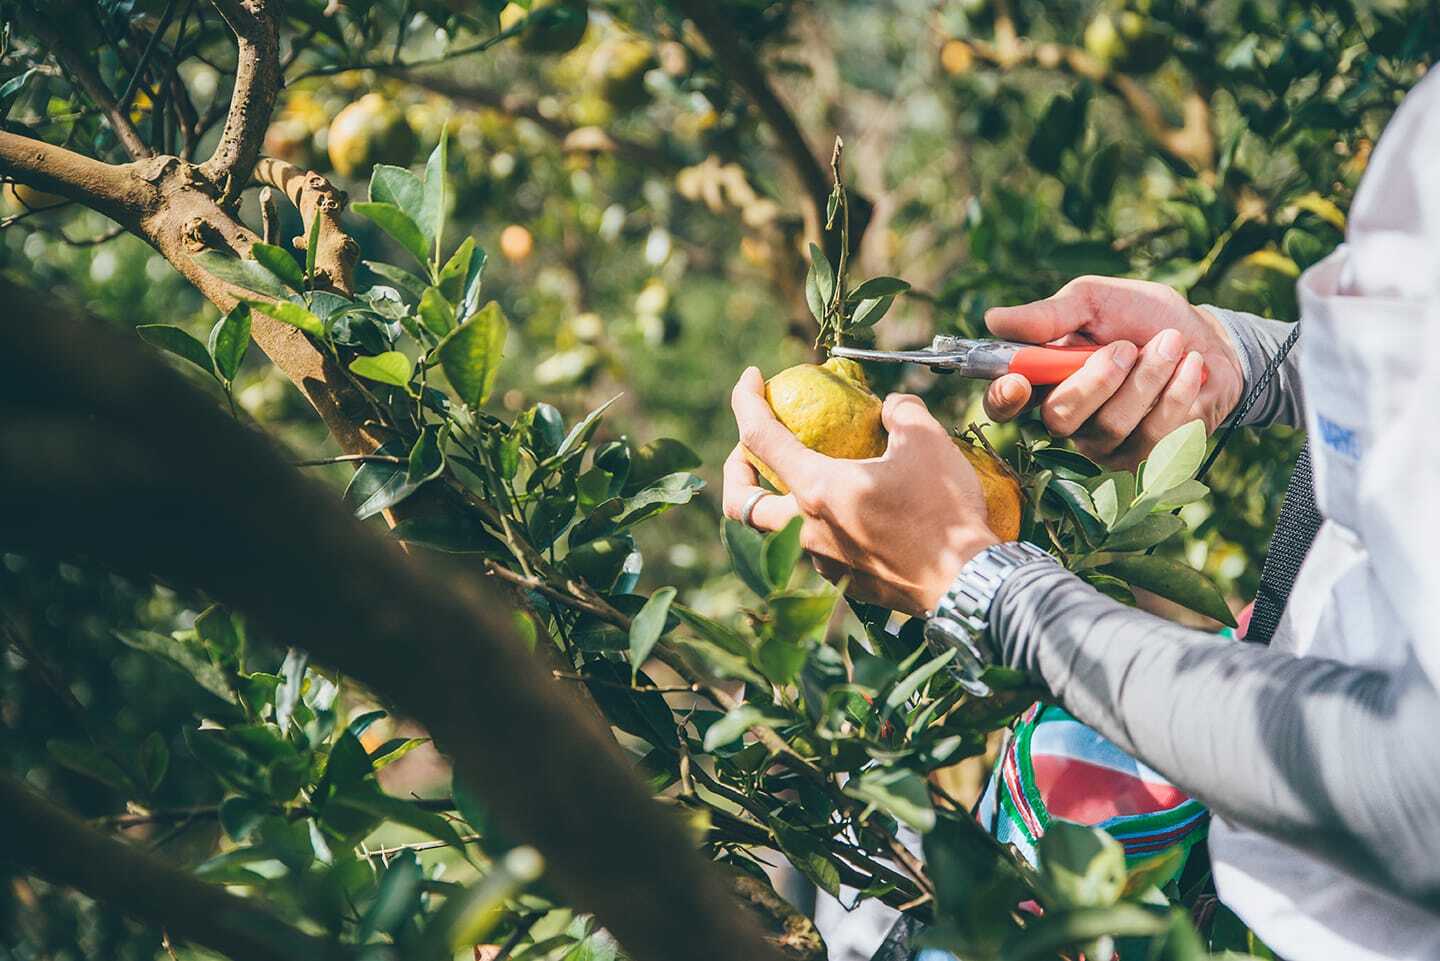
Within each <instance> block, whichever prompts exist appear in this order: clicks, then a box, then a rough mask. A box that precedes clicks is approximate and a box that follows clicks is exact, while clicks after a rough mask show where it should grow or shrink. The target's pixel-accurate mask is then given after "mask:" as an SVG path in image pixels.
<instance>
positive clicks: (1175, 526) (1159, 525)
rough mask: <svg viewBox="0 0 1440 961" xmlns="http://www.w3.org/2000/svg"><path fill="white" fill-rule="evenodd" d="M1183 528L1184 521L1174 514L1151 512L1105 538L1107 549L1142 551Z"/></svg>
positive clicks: (1167, 538)
mask: <svg viewBox="0 0 1440 961" xmlns="http://www.w3.org/2000/svg"><path fill="white" fill-rule="evenodd" d="M1184 529H1185V522H1184V521H1182V520H1181V519H1180V518H1178V517H1176V516H1175V515H1174V514H1151V515H1149V516H1148V517H1146V518H1145V519H1144V520H1142V521H1140V522H1139V523H1137V524H1134V525H1131V526H1130V527H1127V528H1126V529H1124V530H1122V531H1118V532H1116V533H1113V534H1111V535H1110V536H1109V537H1107V538H1105V543H1104V545H1103V547H1104V549H1105V550H1107V551H1143V550H1145V549H1147V548H1150V547H1154V546H1155V545H1156V544H1159V543H1161V542H1163V541H1167V540H1169V539H1170V538H1171V537H1173V536H1175V535H1176V534H1178V533H1180V532H1181V531H1183V530H1184Z"/></svg>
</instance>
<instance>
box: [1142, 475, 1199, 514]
mask: <svg viewBox="0 0 1440 961" xmlns="http://www.w3.org/2000/svg"><path fill="white" fill-rule="evenodd" d="M1209 493H1210V488H1209V487H1206V486H1205V485H1204V484H1203V483H1201V482H1200V481H1198V480H1195V479H1194V478H1191V479H1190V480H1187V481H1181V482H1180V483H1178V484H1176V485H1175V486H1174V487H1172V488H1170V489H1169V490H1167V491H1165V492H1164V493H1163V494H1159V495H1157V496H1156V500H1155V506H1156V507H1158V508H1160V509H1161V510H1171V509H1172V508H1176V507H1183V506H1184V505H1186V504H1189V503H1190V502H1191V501H1198V500H1201V499H1202V498H1204V497H1206V496H1208V495H1209ZM1147 496H1148V495H1147Z"/></svg>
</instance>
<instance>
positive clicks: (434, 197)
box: [416, 125, 447, 261]
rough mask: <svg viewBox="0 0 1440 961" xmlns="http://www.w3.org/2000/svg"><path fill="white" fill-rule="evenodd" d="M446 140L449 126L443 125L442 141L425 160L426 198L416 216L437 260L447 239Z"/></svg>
mask: <svg viewBox="0 0 1440 961" xmlns="http://www.w3.org/2000/svg"><path fill="white" fill-rule="evenodd" d="M446 140H447V128H446V127H445V126H444V125H441V128H440V142H439V143H438V144H436V145H435V149H434V150H433V151H431V152H430V159H429V160H427V161H426V162H425V199H424V202H423V203H422V204H421V205H420V215H419V217H417V218H416V220H417V222H418V223H419V224H420V229H421V230H423V231H424V232H425V236H427V237H429V238H430V242H431V243H432V244H434V246H435V250H436V255H435V259H436V260H437V261H438V260H439V259H440V256H439V250H440V245H441V243H442V242H443V241H444V239H445V238H444V234H445V167H446V159H447V157H446V154H447V143H446Z"/></svg>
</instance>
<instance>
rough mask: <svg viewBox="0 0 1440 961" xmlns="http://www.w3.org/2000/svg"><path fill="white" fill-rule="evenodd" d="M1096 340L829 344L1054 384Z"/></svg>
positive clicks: (891, 359) (861, 356) (846, 352)
mask: <svg viewBox="0 0 1440 961" xmlns="http://www.w3.org/2000/svg"><path fill="white" fill-rule="evenodd" d="M1100 346H1101V345H1099V344H1078V345H1075V346H1072V347H1056V346H1053V345H1042V344H1020V343H1016V342H1014V341H1009V340H971V339H969V338H966V337H946V336H944V335H942V336H939V337H936V338H935V339H934V340H933V341H931V342H930V346H929V348H927V349H922V350H864V349H862V348H858V347H832V348H831V349H830V356H831V357H847V358H849V359H850V360H875V361H881V362H884V363H889V364H920V365H922V366H925V367H929V368H930V369H931V370H933V371H935V372H937V373H941V374H959V375H960V376H961V377H974V378H977V379H979V380H995V379H996V378H997V377H1003V376H1004V375H1005V374H1019V375H1020V376H1022V377H1024V378H1025V379H1026V380H1028V381H1030V383H1032V384H1036V385H1042V386H1048V385H1051V384H1058V383H1060V382H1061V381H1062V380H1064V379H1065V378H1066V377H1069V376H1070V375H1071V374H1073V373H1075V372H1076V371H1077V370H1079V369H1080V368H1081V366H1083V365H1084V363H1085V361H1086V359H1087V358H1089V356H1090V355H1091V354H1093V353H1095V351H1097V350H1099V349H1100Z"/></svg>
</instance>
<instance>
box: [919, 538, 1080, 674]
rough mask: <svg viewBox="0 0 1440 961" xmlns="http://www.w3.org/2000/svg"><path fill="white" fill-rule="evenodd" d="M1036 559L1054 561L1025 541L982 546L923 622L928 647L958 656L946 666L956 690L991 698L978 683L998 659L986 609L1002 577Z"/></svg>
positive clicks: (987, 609) (988, 609) (1001, 582)
mask: <svg viewBox="0 0 1440 961" xmlns="http://www.w3.org/2000/svg"><path fill="white" fill-rule="evenodd" d="M1037 560H1047V561H1050V562H1051V563H1054V562H1055V558H1053V557H1051V556H1050V555H1049V554H1047V553H1045V552H1044V551H1042V550H1041V549H1040V548H1038V547H1036V546H1035V545H1034V544H1029V543H1026V542H1025V541H1006V542H1005V543H1003V544H995V545H992V546H990V547H987V548H985V550H983V551H981V552H980V553H978V554H976V555H975V556H974V557H972V558H970V560H969V561H967V562H966V564H965V566H964V567H962V568H961V569H960V573H959V575H957V576H956V578H955V580H954V581H953V582H952V583H951V585H950V589H949V590H947V591H946V592H945V593H944V595H942V596H941V598H940V602H939V603H938V604H937V605H936V606H935V610H934V611H932V612H931V613H930V615H929V616H928V617H927V618H926V620H925V640H926V641H928V642H929V643H930V645H931V646H932V647H935V648H938V649H940V650H942V651H943V650H949V649H951V648H953V649H955V650H956V651H958V652H959V653H958V654H957V655H956V656H955V657H954V659H952V660H951V662H950V667H951V670H953V671H954V673H955V675H956V677H957V678H958V679H959V681H960V686H961V687H963V688H965V690H967V691H969V692H970V693H971V694H975V695H977V696H979V697H988V696H989V695H990V686H989V685H988V684H986V683H985V682H984V681H982V680H980V675H981V674H984V673H985V668H987V667H989V666H990V665H991V664H993V663H995V659H996V652H995V649H994V645H993V643H992V641H991V638H990V605H991V604H992V603H994V601H995V595H996V594H998V593H999V592H1000V585H1001V584H1003V583H1005V578H1007V577H1009V576H1010V574H1011V573H1012V572H1013V571H1015V570H1016V569H1017V568H1019V567H1023V566H1024V565H1026V564H1029V563H1030V562H1031V561H1037Z"/></svg>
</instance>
